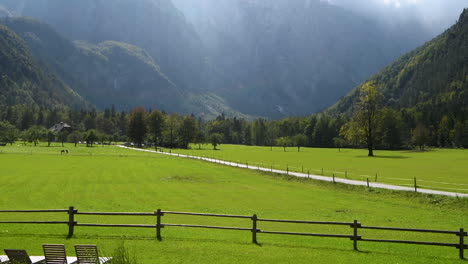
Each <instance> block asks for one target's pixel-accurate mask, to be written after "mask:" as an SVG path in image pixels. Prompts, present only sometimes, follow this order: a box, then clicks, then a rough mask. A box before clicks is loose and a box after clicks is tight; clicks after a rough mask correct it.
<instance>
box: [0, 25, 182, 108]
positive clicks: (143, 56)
mask: <svg viewBox="0 0 468 264" xmlns="http://www.w3.org/2000/svg"><path fill="white" fill-rule="evenodd" d="M0 23H1V24H4V25H6V26H8V27H9V28H11V29H12V30H14V31H15V32H16V33H17V34H18V35H20V36H21V37H23V39H24V40H26V43H27V44H28V46H29V47H30V49H31V51H32V53H33V54H34V56H36V57H37V58H39V59H41V61H43V62H44V63H45V64H46V65H47V66H48V67H49V68H50V69H51V70H52V71H54V72H55V73H56V74H57V75H58V76H60V78H62V80H64V81H65V82H66V83H67V84H69V85H70V86H71V87H74V89H75V90H76V91H77V92H78V93H80V94H81V95H83V96H84V97H85V98H87V99H88V100H89V101H90V102H92V103H94V104H95V105H96V106H98V107H99V108H101V109H103V108H105V107H110V105H111V104H116V105H119V107H120V108H122V109H130V108H132V107H135V106H138V105H144V106H155V107H158V108H160V109H169V110H173V111H181V112H183V108H181V107H178V108H176V107H171V105H170V103H172V104H174V105H178V106H180V105H183V104H182V102H183V100H184V98H183V95H182V94H181V93H180V92H179V91H178V90H177V87H175V85H174V84H173V83H172V82H171V81H170V80H169V79H168V78H167V77H166V76H165V75H164V74H163V73H162V72H161V71H160V67H159V66H158V65H157V64H156V63H155V62H154V60H153V59H152V57H151V56H150V55H148V54H147V52H146V51H144V50H142V49H141V48H138V47H136V46H133V45H130V44H126V43H121V42H115V41H105V42H102V43H99V44H97V45H93V44H89V43H86V42H82V41H79V42H78V41H77V42H72V41H70V40H68V39H66V38H64V37H63V36H61V35H60V34H58V33H57V32H56V31H55V30H54V29H52V28H51V27H50V26H49V25H47V24H45V23H43V22H40V21H37V20H35V19H32V18H4V19H1V20H0Z"/></svg>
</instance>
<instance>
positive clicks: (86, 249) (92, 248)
mask: <svg viewBox="0 0 468 264" xmlns="http://www.w3.org/2000/svg"><path fill="white" fill-rule="evenodd" d="M75 251H76V257H77V258H78V264H99V255H98V250H97V247H96V245H75Z"/></svg>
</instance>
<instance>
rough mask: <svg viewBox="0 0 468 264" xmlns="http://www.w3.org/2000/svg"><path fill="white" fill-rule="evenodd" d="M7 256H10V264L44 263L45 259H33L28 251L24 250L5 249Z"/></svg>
mask: <svg viewBox="0 0 468 264" xmlns="http://www.w3.org/2000/svg"><path fill="white" fill-rule="evenodd" d="M4 251H5V254H7V256H8V260H9V263H16V264H36V263H41V262H42V261H44V258H43V257H39V256H37V257H33V258H34V260H33V258H31V257H30V256H29V255H28V253H27V252H26V250H23V249H5V250H4Z"/></svg>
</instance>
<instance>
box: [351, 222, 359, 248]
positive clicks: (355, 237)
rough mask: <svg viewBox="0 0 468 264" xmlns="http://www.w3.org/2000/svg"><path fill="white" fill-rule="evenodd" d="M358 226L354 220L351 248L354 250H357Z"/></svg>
mask: <svg viewBox="0 0 468 264" xmlns="http://www.w3.org/2000/svg"><path fill="white" fill-rule="evenodd" d="M359 226H360V225H359V224H358V221H357V220H354V223H353V248H354V250H358V247H357V241H358V227H359Z"/></svg>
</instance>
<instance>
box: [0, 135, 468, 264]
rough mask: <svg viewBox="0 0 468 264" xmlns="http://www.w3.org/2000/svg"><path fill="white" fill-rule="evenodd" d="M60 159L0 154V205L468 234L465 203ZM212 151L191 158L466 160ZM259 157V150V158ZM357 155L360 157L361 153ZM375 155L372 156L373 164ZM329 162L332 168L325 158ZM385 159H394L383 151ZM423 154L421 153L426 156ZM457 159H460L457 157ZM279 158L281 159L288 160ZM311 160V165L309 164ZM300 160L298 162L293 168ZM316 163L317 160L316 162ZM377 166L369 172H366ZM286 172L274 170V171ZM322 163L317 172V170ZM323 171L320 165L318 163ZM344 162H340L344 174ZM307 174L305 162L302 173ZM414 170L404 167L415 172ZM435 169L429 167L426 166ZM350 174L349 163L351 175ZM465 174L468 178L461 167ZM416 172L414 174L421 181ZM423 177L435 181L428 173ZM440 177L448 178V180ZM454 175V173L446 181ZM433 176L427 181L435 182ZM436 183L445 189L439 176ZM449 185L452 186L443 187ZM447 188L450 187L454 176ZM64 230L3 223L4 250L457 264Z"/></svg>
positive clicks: (297, 228)
mask: <svg viewBox="0 0 468 264" xmlns="http://www.w3.org/2000/svg"><path fill="white" fill-rule="evenodd" d="M65 148H67V149H68V150H69V151H70V154H68V155H60V150H61V149H63V148H62V147H60V146H59V145H55V146H52V147H45V146H44V143H43V144H41V145H40V146H38V147H32V146H18V145H15V146H6V147H0V151H1V152H0V164H1V170H0V179H1V195H0V208H1V209H3V210H5V209H66V208H68V206H71V205H73V206H75V208H76V209H78V210H79V211H92V212H93V211H97V212H99V211H101V212H153V211H155V210H156V209H158V208H160V209H162V210H164V211H188V212H200V213H219V214H238V215H249V216H250V215H252V214H257V215H258V216H259V217H260V218H270V219H293V220H314V221H343V222H352V221H353V220H355V219H356V220H358V221H359V222H361V223H362V224H363V225H370V226H386V227H408V228H428V229H441V230H453V231H456V230H458V229H459V228H461V227H466V226H468V202H467V200H466V199H460V198H448V197H439V196H432V195H421V194H415V193H406V192H393V191H386V190H379V189H366V188H363V187H355V186H346V185H341V184H333V183H324V182H318V181H313V180H307V179H297V178H293V177H287V176H280V175H275V174H269V173H260V172H256V171H250V170H246V169H239V168H234V167H227V166H223V165H218V164H212V163H207V162H203V161H199V160H190V159H183V158H177V157H170V156H166V155H160V154H152V153H145V152H138V151H132V150H126V149H121V148H118V147H115V146H104V147H103V146H97V147H93V148H86V147H84V146H81V145H79V146H78V147H76V148H75V147H74V146H73V145H71V144H67V146H66V147H65ZM220 148H221V150H219V151H209V150H202V151H198V150H192V151H190V153H192V154H195V153H200V154H203V155H219V156H217V157H222V158H224V159H230V160H234V159H236V157H239V158H238V159H240V158H242V159H243V160H247V159H250V160H256V161H257V162H267V161H269V162H272V161H276V160H280V159H282V157H283V158H284V159H287V160H285V161H284V164H286V163H288V165H290V166H300V165H301V162H300V161H304V163H305V162H306V161H308V163H306V164H309V166H310V167H312V166H313V165H315V164H317V166H314V167H318V168H320V167H321V166H324V167H325V168H326V167H327V166H326V165H327V164H329V165H330V167H332V166H331V165H333V164H335V166H333V168H330V170H331V169H338V168H341V167H340V166H342V168H348V166H350V167H349V168H351V166H352V165H353V164H352V163H353V161H354V162H356V161H357V160H358V161H360V164H367V165H368V166H367V167H366V168H367V169H368V170H370V171H372V169H373V168H376V169H377V168H379V171H378V172H379V173H382V175H386V173H394V172H390V171H388V172H387V169H389V168H392V165H388V164H387V163H389V164H393V165H394V164H397V162H402V163H403V164H401V165H399V166H397V168H396V169H397V170H400V171H403V170H404V168H405V167H406V166H407V165H408V164H411V160H414V161H413V162H416V163H419V164H420V165H421V164H422V162H423V160H424V159H425V158H424V157H427V162H426V164H429V165H430V164H431V163H435V161H436V160H437V158H438V157H439V156H444V155H452V157H454V158H455V157H456V158H458V159H463V158H464V157H466V154H463V153H464V152H457V151H453V152H451V151H445V150H442V151H441V152H440V153H439V151H433V152H425V153H411V152H408V153H406V152H400V153H401V154H398V153H395V154H394V155H397V156H407V158H393V159H392V158H383V157H382V158H374V159H372V160H370V159H368V158H365V157H360V156H362V155H364V154H365V153H364V152H363V151H362V152H360V151H357V150H342V152H338V150H321V153H322V154H319V153H317V151H318V150H314V149H307V150H306V149H304V150H302V151H303V152H301V153H295V152H293V151H294V149H293V148H290V149H288V152H287V153H282V150H281V151H280V149H274V151H271V152H270V150H269V149H266V148H265V149H262V148H249V147H235V146H224V145H222V146H220ZM258 151H260V152H261V153H262V155H261V156H258V157H256V156H257V155H259V154H258V153H259V152H258ZM359 153H362V154H359ZM381 153H383V152H377V155H383V154H381ZM333 155H335V156H336V159H335V160H334V162H333V161H331V160H330V161H328V163H325V161H326V160H327V159H326V157H332V156H333ZM387 155H390V153H388V154H387ZM422 155H426V156H424V157H423V156H422ZM464 155H465V156H464ZM286 157H287V158H286ZM306 157H308V158H306ZM294 160H296V163H293V161H294ZM449 160H450V159H448V158H445V159H444V160H443V161H442V162H446V164H443V165H441V166H440V170H442V167H447V168H444V169H446V170H448V171H451V172H454V173H455V172H456V173H457V174H456V178H457V179H456V180H457V182H458V181H460V182H465V183H466V182H467V180H464V181H463V173H462V171H463V169H464V168H466V166H467V165H466V164H463V162H460V161H459V162H457V163H455V164H454V163H450V162H448V161H449ZM316 161H317V163H316ZM373 163H375V164H373ZM281 164H282V163H278V165H281ZM319 164H320V165H319ZM322 164H323V165H322ZM341 164H343V165H341ZM304 165H305V164H304ZM417 166H418V165H413V166H412V167H409V168H406V170H408V171H417V169H416V168H417ZM433 166H435V165H433ZM357 167H358V166H357V165H356V168H357ZM465 171H466V169H465ZM419 173H420V174H418V176H419V175H422V172H419ZM391 175H393V174H391ZM431 175H433V176H430V177H436V176H435V175H437V173H435V172H434V173H432V174H431ZM447 177H448V176H447ZM453 177H455V176H453ZM431 179H432V178H431ZM437 179H438V180H442V179H439V178H437ZM445 180H449V179H444V181H445ZM453 180H455V179H453ZM67 219H68V216H67V214H66V213H47V214H22V213H12V214H7V213H0V221H13V220H24V221H27V220H35V221H41V220H55V221H66V220H67ZM76 220H77V221H78V222H79V223H115V224H125V223H132V224H155V221H156V220H155V217H151V216H150V217H124V216H86V215H77V216H76ZM162 222H163V223H183V224H197V225H219V226H234V227H246V228H251V221H250V220H249V219H237V220H236V219H227V218H202V217H196V216H177V215H165V216H163V217H162ZM258 228H260V229H262V230H271V231H290V232H312V233H314V232H315V233H336V234H347V235H348V234H352V229H351V228H350V227H347V226H345V227H339V226H315V225H299V224H294V225H293V224H280V223H266V222H260V223H259V225H258ZM67 231H68V227H67V226H66V225H14V224H0V246H1V248H21V249H26V250H28V252H29V253H30V255H42V251H41V245H42V244H43V243H63V244H65V245H66V247H67V250H68V253H69V255H73V254H74V252H73V245H74V244H88V243H89V244H97V245H98V247H99V248H100V249H101V250H102V251H103V252H104V254H106V255H111V254H112V252H113V250H114V249H115V248H117V247H118V246H119V245H122V244H123V245H125V247H126V248H127V249H129V250H130V252H131V253H132V254H133V255H134V256H135V257H136V258H137V260H138V263H148V264H150V263H365V262H367V263H465V261H462V260H459V259H458V250H457V249H455V248H449V247H432V246H418V245H399V244H379V243H370V242H359V249H360V251H353V246H352V241H350V240H348V239H339V238H319V237H299V236H281V235H271V234H261V233H260V234H258V242H259V243H260V244H259V245H255V244H252V243H251V233H250V232H246V231H230V230H207V229H195V228H192V229H188V228H180V227H166V228H164V229H162V237H163V240H162V241H157V240H156V238H155V230H154V229H138V228H104V227H101V228H97V227H76V228H75V235H74V237H72V238H70V239H67V238H66V235H67ZM359 233H360V235H362V236H365V237H367V238H383V239H410V240H420V241H443V242H450V243H457V241H458V237H456V236H455V235H439V234H425V233H404V232H400V233H398V232H389V231H372V230H359Z"/></svg>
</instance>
